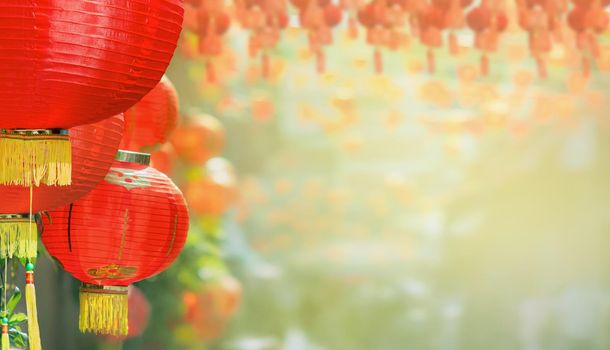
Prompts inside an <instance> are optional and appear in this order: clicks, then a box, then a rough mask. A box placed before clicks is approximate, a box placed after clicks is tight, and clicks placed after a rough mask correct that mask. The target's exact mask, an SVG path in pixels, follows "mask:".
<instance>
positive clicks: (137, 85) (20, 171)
mask: <svg viewBox="0 0 610 350" xmlns="http://www.w3.org/2000/svg"><path fill="white" fill-rule="evenodd" d="M182 17H183V8H182V0H156V1H152V0H138V1H136V0H122V1H115V0H39V1H33V0H4V1H2V2H0V23H2V27H1V28H0V47H1V48H2V55H1V56H0V105H1V106H2V109H0V131H2V132H1V133H0V164H2V166H3V169H2V171H0V183H2V184H14V185H24V186H29V185H30V184H34V185H39V184H40V183H45V184H48V185H68V184H69V183H70V173H71V172H70V158H71V157H70V146H69V141H68V136H67V135H65V133H54V130H55V129H67V128H70V127H73V126H77V125H81V124H86V123H93V122H96V121H99V120H102V119H104V118H108V117H111V116H113V115H116V114H118V113H121V112H123V111H125V110H126V109H127V108H129V107H131V106H132V105H133V104H134V103H136V102H137V101H138V100H139V99H141V98H142V97H143V96H144V95H146V93H148V91H150V90H151V89H152V88H153V87H154V86H155V85H156V84H157V82H158V81H159V79H161V76H162V75H163V73H164V72H165V69H166V68H167V65H168V64H169V61H170V59H171V58H172V55H173V53H174V50H175V48H176V43H177V40H178V36H179V34H180V31H181V26H182ZM41 129H44V130H43V131H41ZM31 169H35V171H31Z"/></svg>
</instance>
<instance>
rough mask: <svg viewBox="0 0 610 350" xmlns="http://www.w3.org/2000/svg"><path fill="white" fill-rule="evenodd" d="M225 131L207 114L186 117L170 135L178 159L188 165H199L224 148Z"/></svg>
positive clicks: (216, 120)
mask: <svg viewBox="0 0 610 350" xmlns="http://www.w3.org/2000/svg"><path fill="white" fill-rule="evenodd" d="M224 139H225V131H224V127H223V126H222V124H221V123H220V122H219V121H218V119H216V118H214V117H212V116H211V115H207V114H200V115H194V116H189V117H186V118H185V120H184V122H183V123H182V124H181V125H178V128H177V129H176V131H175V132H174V134H173V135H172V140H171V142H172V145H173V146H174V149H175V150H176V153H177V154H178V157H179V158H180V159H181V160H182V161H184V162H185V163H187V164H189V165H201V164H203V163H205V162H206V161H207V160H208V159H210V158H212V157H214V156H217V155H219V154H220V152H221V151H222V147H223V146H224Z"/></svg>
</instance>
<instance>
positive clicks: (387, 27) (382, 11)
mask: <svg viewBox="0 0 610 350" xmlns="http://www.w3.org/2000/svg"><path fill="white" fill-rule="evenodd" d="M413 3H415V1H414V2H413ZM411 5H412V4H411V3H410V2H408V1H401V0H390V1H384V0H373V1H372V2H370V3H368V4H366V5H364V6H363V7H361V8H360V9H359V10H358V21H360V23H361V24H362V25H363V26H364V27H366V41H367V43H368V44H369V45H371V46H373V47H374V51H373V66H374V68H375V72H377V73H381V72H383V58H382V57H381V51H380V48H382V47H386V48H389V49H392V50H395V49H397V48H398V47H399V46H400V45H401V44H402V43H403V41H404V37H403V33H402V32H401V29H402V27H403V26H404V24H405V23H406V17H407V15H408V14H409V13H410V12H411V11H413V7H412V6H411Z"/></svg>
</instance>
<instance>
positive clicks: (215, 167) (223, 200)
mask: <svg viewBox="0 0 610 350" xmlns="http://www.w3.org/2000/svg"><path fill="white" fill-rule="evenodd" d="M184 194H185V197H186V200H187V202H188V204H189V208H190V209H191V212H193V213H194V214H197V215H211V216H218V215H222V214H223V213H224V212H225V211H227V209H229V208H230V207H231V205H233V204H234V203H235V200H236V198H237V179H236V177H235V170H234V169H233V165H231V163H230V162H229V161H228V160H226V159H224V158H221V157H216V158H212V159H210V160H208V161H207V162H206V163H205V166H204V167H203V169H202V174H201V176H200V177H199V178H198V179H196V180H192V181H190V182H189V183H188V184H187V186H186V189H185V191H184Z"/></svg>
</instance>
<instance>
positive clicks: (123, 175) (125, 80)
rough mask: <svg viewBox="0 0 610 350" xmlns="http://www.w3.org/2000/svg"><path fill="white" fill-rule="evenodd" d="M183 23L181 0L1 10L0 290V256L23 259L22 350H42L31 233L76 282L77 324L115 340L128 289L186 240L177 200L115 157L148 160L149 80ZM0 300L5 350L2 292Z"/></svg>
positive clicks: (166, 104)
mask: <svg viewBox="0 0 610 350" xmlns="http://www.w3.org/2000/svg"><path fill="white" fill-rule="evenodd" d="M182 22H183V4H182V1H181V0H156V1H152V0H141V1H131V0H127V1H120V2H117V1H110V0H96V1H92V0H53V1H23V0H7V1H3V2H2V3H0V46H1V47H2V48H3V51H2V52H3V55H2V56H1V57H0V102H1V103H2V105H3V108H2V110H1V111H0V162H1V163H2V168H1V169H0V194H2V195H3V197H4V199H5V200H4V201H3V202H2V204H0V257H1V258H2V259H3V260H4V266H5V270H4V274H5V276H4V278H3V283H4V286H3V289H6V286H7V270H8V259H11V258H17V259H20V260H22V261H23V262H25V267H26V304H27V316H28V335H29V347H30V349H40V348H41V342H40V332H39V330H38V322H37V316H36V303H35V289H34V272H33V271H34V263H35V261H36V256H37V237H38V235H39V230H40V231H42V233H41V234H42V241H43V243H44V244H45V245H46V247H47V249H48V251H49V252H50V253H51V255H53V256H54V257H55V258H57V260H58V261H59V262H60V263H61V265H62V267H63V268H64V269H65V270H66V271H68V272H70V273H71V274H72V275H73V276H75V277H76V278H78V279H79V280H81V281H82V282H83V286H82V288H81V297H80V305H81V308H80V312H81V314H80V329H81V330H82V331H91V332H95V333H102V334H112V335H127V333H128V329H127V328H128V327H127V300H128V299H127V286H128V285H129V284H130V283H132V282H135V281H138V280H141V279H144V278H147V277H149V276H152V275H154V274H156V273H159V272H160V271H162V270H163V269H165V268H166V267H167V266H168V265H169V264H170V263H171V262H172V261H173V260H174V259H175V258H176V256H177V255H178V253H179V252H180V250H181V248H182V246H183V244H184V242H185V239H186V233H187V229H188V213H187V208H186V204H185V201H184V198H183V196H182V194H181V192H180V191H179V190H178V188H177V187H176V186H175V185H174V184H173V183H172V181H171V180H170V179H169V178H168V177H167V176H166V175H164V174H162V173H161V172H159V171H157V170H155V169H154V168H151V167H150V166H148V162H149V159H150V157H149V155H148V154H145V153H137V152H130V151H125V150H119V145H121V147H125V148H128V149H137V150H138V151H141V150H145V151H149V150H151V149H152V148H153V147H154V146H155V145H156V144H158V143H163V142H165V141H166V139H167V137H168V134H167V132H168V131H170V130H171V129H172V128H174V127H175V124H176V118H177V97H176V93H175V90H174V89H173V86H171V83H169V82H168V81H167V80H166V79H165V78H162V75H163V73H164V72H165V70H166V68H167V66H168V64H169V61H170V60H171V58H172V56H173V53H174V50H175V48H176V45H177V41H178V37H179V35H180V32H181V28H182ZM151 90H152V91H151ZM149 92H150V94H149ZM147 94H149V96H147V97H145V96H146V95H147ZM140 100H141V102H140V103H138V104H136V103H137V102H138V101H140ZM134 105H135V106H134ZM132 106H133V107H132ZM123 112H124V114H123ZM150 118H152V122H151V119H150ZM143 121H145V122H143ZM141 127H145V128H149V129H155V130H154V132H151V131H150V130H146V132H142V133H141V131H139V130H138V128H141ZM141 135H146V137H140V136H141ZM149 135H154V137H152V138H150V137H149ZM41 212H48V214H47V215H40V213H41ZM41 217H44V219H41ZM1 305H2V308H1V310H0V313H1V316H2V339H1V340H2V349H3V350H4V349H8V348H9V342H10V341H9V335H8V317H9V316H10V315H9V314H8V311H7V300H6V297H4V299H3V300H2V304H1Z"/></svg>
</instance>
